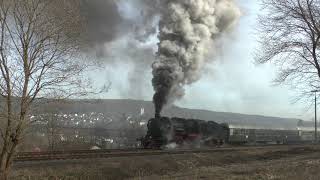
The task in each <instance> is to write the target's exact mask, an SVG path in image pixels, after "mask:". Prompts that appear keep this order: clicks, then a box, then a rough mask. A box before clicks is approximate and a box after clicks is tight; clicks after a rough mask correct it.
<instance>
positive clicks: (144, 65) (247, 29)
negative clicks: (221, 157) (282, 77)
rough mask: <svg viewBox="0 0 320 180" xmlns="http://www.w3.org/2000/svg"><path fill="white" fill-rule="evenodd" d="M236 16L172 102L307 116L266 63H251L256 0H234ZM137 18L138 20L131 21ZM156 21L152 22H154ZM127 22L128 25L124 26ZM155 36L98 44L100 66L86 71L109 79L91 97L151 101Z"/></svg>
mask: <svg viewBox="0 0 320 180" xmlns="http://www.w3.org/2000/svg"><path fill="white" fill-rule="evenodd" d="M121 2H122V3H119V4H118V10H119V11H120V12H121V14H122V16H123V18H124V19H127V20H128V21H131V22H132V21H133V22H134V21H135V19H136V20H137V18H139V14H140V12H139V9H137V7H135V6H134V5H132V4H131V3H128V2H130V1H125V0H123V1H121ZM237 3H238V4H239V7H240V9H241V11H242V17H241V18H240V21H239V24H238V25H237V26H236V27H235V30H234V31H233V32H232V33H230V34H228V35H226V36H225V38H224V40H223V41H222V42H221V43H219V48H215V49H213V50H212V51H214V52H212V54H214V55H210V57H208V58H210V62H211V63H210V64H208V66H207V67H206V68H205V69H204V70H203V75H202V78H201V80H200V81H198V82H197V83H195V84H192V85H191V86H187V87H186V95H185V96H184V98H183V99H181V100H180V101H178V102H176V105H178V106H180V107H186V108H195V109H207V110H213V111H224V112H236V113H245V114H260V115H267V116H280V117H293V118H301V119H305V120H310V119H311V118H312V117H313V109H312V108H311V109H309V110H308V107H307V105H305V104H303V103H296V104H292V101H293V99H294V98H295V94H294V93H293V92H292V91H291V90H290V89H289V88H288V87H286V86H272V80H273V79H274V78H275V75H276V70H275V67H274V66H273V65H272V64H265V65H255V64H254V63H253V62H254V60H253V51H254V49H255V48H257V47H258V44H257V42H256V41H257V37H256V36H255V27H256V18H257V13H258V12H259V8H260V7H259V1H249V0H237ZM137 21H138V20H137ZM155 22H156V21H155ZM127 27H130V26H127ZM157 42H158V40H157V36H156V34H153V35H151V36H149V37H148V38H147V39H146V40H145V41H143V42H141V41H138V40H136V37H135V35H134V33H133V32H132V31H128V32H127V33H125V34H124V35H122V36H120V37H119V38H117V39H115V40H114V41H112V42H108V43H106V44H105V45H104V47H103V49H104V56H103V57H102V58H101V60H102V61H104V62H107V63H106V67H105V68H103V69H102V70H100V71H96V72H92V74H91V76H92V77H94V78H95V79H96V80H95V83H97V84H100V83H101V82H106V81H110V82H112V86H111V90H110V91H109V92H108V93H105V94H101V95H99V96H98V97H97V98H108V99H123V98H130V99H142V100H148V101H150V100H152V95H153V88H152V85H151V78H152V75H151V64H152V62H153V61H154V56H153V55H154V53H155V52H156V49H157Z"/></svg>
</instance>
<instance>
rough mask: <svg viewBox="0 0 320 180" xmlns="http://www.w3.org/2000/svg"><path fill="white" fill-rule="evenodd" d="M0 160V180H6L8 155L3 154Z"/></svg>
mask: <svg viewBox="0 0 320 180" xmlns="http://www.w3.org/2000/svg"><path fill="white" fill-rule="evenodd" d="M0 158H1V159H0V160H1V162H0V180H7V179H8V176H9V166H8V164H7V158H8V153H7V152H5V153H4V154H3V155H2V157H0Z"/></svg>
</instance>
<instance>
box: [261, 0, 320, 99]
mask: <svg viewBox="0 0 320 180" xmlns="http://www.w3.org/2000/svg"><path fill="white" fill-rule="evenodd" d="M262 5H263V11H262V13H261V15H260V17H259V28H258V29H259V31H260V35H261V41H260V44H261V49H259V50H258V51H257V53H256V62H257V63H267V62H274V63H275V64H276V65H277V67H278V70H279V74H278V76H277V78H276V79H275V82H276V83H279V84H281V83H289V84H291V85H292V86H293V88H296V90H298V91H299V92H300V93H301V96H300V97H299V98H302V97H306V96H309V95H310V90H313V89H319V88H320V65H319V63H320V62H319V58H320V0H262Z"/></svg>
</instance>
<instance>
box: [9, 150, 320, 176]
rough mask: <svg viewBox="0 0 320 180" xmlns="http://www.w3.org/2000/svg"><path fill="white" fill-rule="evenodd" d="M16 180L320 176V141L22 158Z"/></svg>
mask: <svg viewBox="0 0 320 180" xmlns="http://www.w3.org/2000/svg"><path fill="white" fill-rule="evenodd" d="M11 179H14V180H16V179H26V180H27V179H28V180H31V179H34V180H38V179H54V180H56V179H68V180H71V179H72V180H73V179H77V180H80V179H84V180H87V179H90V180H91V179H103V180H105V179H112V180H113V179H137V180H138V179H152V180H157V179H166V180H167V179H177V180H185V179H190V180H191V179H218V180H220V179H221V180H222V179H223V180H224V179H234V180H235V179H237V180H238V179H293V180H300V179H302V180H304V179H310V180H311V179H317V180H318V179H320V146H310V145H308V146H300V147H296V146H294V147H293V146H288V147H287V146H281V147H280V146H279V147H275V148H265V149H250V150H241V151H235V152H213V153H197V154H181V155H161V156H143V157H127V158H126V157H121V158H107V159H87V160H68V161H43V162H24V163H16V164H15V165H14V167H13V173H12V176H11Z"/></svg>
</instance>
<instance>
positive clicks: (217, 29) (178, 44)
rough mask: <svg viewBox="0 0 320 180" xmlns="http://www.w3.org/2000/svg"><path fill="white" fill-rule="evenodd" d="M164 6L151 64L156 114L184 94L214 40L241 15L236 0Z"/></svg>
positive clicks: (183, 0)
mask: <svg viewBox="0 0 320 180" xmlns="http://www.w3.org/2000/svg"><path fill="white" fill-rule="evenodd" d="M162 6H163V8H162V10H161V11H162V12H161V14H162V16H161V20H160V22H159V41H160V42H159V43H158V52H157V60H156V61H155V62H154V63H153V65H152V68H153V71H152V73H153V79H152V84H153V87H154V91H155V94H154V96H153V102H154V105H155V115H156V116H157V117H159V116H160V113H161V110H162V108H163V106H164V105H166V104H167V103H170V102H173V101H175V100H177V99H179V98H181V97H183V96H184V86H185V85H187V84H191V83H194V82H196V81H197V80H198V79H199V78H200V72H201V69H202V68H203V66H204V65H205V63H206V55H207V54H208V52H209V51H210V47H212V43H213V42H214V40H215V39H216V38H217V37H218V36H219V35H221V34H222V33H223V32H225V31H226V30H228V29H229V28H230V27H232V25H233V24H234V23H235V22H236V21H237V19H238V17H239V15H240V11H239V9H238V8H237V6H236V4H235V3H234V1H233V0H170V1H169V0H166V1H165V2H162Z"/></svg>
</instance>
